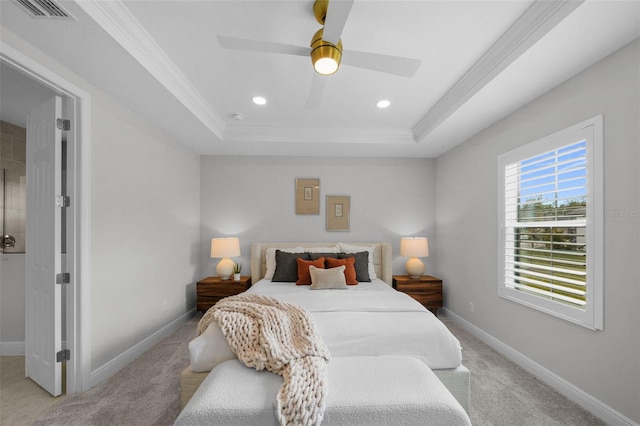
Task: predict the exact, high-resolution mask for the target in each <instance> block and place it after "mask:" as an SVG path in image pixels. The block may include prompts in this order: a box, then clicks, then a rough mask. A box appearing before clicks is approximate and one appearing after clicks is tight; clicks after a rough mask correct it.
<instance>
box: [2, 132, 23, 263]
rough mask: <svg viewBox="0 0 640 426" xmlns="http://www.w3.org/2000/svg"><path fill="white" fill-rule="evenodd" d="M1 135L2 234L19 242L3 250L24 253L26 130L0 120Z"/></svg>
mask: <svg viewBox="0 0 640 426" xmlns="http://www.w3.org/2000/svg"><path fill="white" fill-rule="evenodd" d="M0 133H1V135H2V145H1V147H0V148H1V149H0V169H2V170H0V184H1V185H0V226H2V225H3V224H5V229H2V230H1V231H2V232H3V235H4V234H9V235H12V236H13V237H14V238H15V239H16V244H15V247H12V248H7V249H4V253H24V241H25V234H24V229H25V222H26V210H25V201H26V188H27V180H26V159H27V130H26V129H24V128H22V127H19V126H16V125H13V124H10V123H7V122H4V121H0ZM3 172H4V173H3ZM3 188H4V189H3ZM3 191H4V192H3ZM5 200H6V205H4V203H5Z"/></svg>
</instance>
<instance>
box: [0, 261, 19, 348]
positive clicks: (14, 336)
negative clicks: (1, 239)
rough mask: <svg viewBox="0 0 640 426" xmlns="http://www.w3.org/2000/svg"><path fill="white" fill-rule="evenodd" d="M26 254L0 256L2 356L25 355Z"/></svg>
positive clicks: (0, 339)
mask: <svg viewBox="0 0 640 426" xmlns="http://www.w3.org/2000/svg"><path fill="white" fill-rule="evenodd" d="M24 276H25V268H24V254H1V255H0V283H1V284H0V355H21V354H24Z"/></svg>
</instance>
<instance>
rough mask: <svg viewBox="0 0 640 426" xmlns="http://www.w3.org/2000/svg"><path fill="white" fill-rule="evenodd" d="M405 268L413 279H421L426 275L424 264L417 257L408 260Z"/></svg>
mask: <svg viewBox="0 0 640 426" xmlns="http://www.w3.org/2000/svg"><path fill="white" fill-rule="evenodd" d="M404 266H405V268H406V270H407V275H409V277H411V278H420V277H421V276H422V274H424V263H422V261H421V260H420V259H418V258H417V257H412V258H410V259H409V260H407V263H406V264H405V265H404Z"/></svg>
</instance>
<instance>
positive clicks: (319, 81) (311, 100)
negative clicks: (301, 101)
mask: <svg viewBox="0 0 640 426" xmlns="http://www.w3.org/2000/svg"><path fill="white" fill-rule="evenodd" d="M326 82H327V77H325V76H322V75H320V74H318V73H315V72H314V73H313V80H311V90H310V91H309V97H308V98H307V104H306V105H305V108H307V109H313V108H317V107H319V106H320V103H321V102H322V95H323V93H324V85H325V83H326Z"/></svg>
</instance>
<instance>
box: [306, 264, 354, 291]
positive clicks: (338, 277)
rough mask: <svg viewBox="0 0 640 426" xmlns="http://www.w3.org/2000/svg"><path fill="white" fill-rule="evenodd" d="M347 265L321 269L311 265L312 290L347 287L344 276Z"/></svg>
mask: <svg viewBox="0 0 640 426" xmlns="http://www.w3.org/2000/svg"><path fill="white" fill-rule="evenodd" d="M345 268H346V267H345V266H344V265H341V266H338V267H336V268H329V269H320V268H316V267H315V266H313V265H311V266H309V275H311V290H322V289H328V288H334V289H345V290H346V289H347V280H346V278H345V276H344V270H345Z"/></svg>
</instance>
